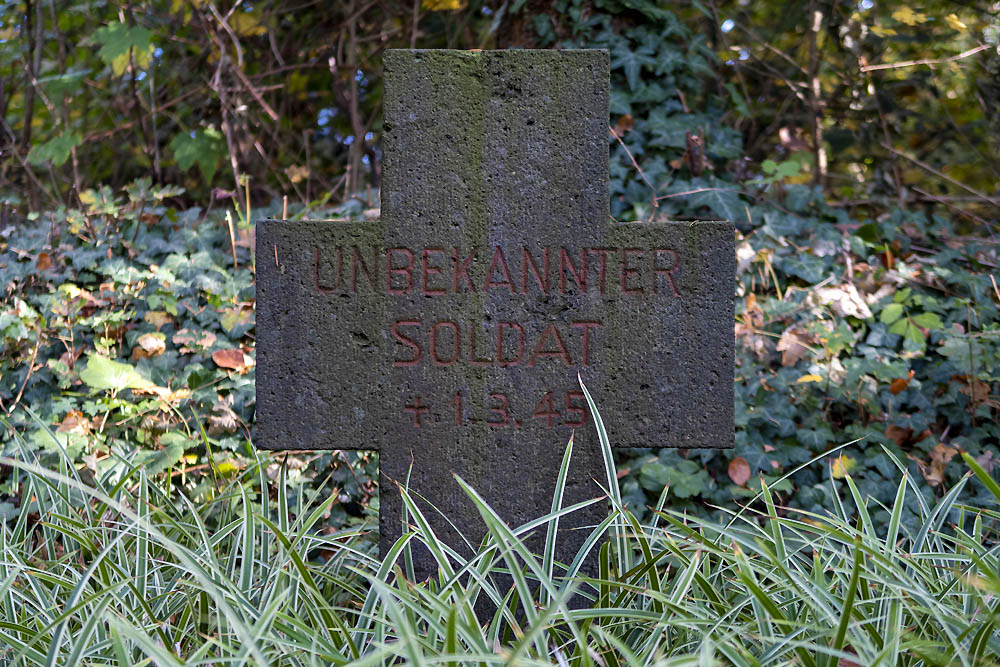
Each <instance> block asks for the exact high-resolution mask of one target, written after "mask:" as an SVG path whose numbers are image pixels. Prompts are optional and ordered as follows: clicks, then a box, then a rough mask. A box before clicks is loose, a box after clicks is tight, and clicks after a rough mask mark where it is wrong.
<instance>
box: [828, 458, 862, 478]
mask: <svg viewBox="0 0 1000 667" xmlns="http://www.w3.org/2000/svg"><path fill="white" fill-rule="evenodd" d="M857 463H858V462H857V461H855V460H854V459H852V458H851V457H850V456H847V455H846V454H841V455H840V456H838V457H837V458H835V459H834V460H833V464H832V467H833V478H834V479H843V478H844V477H846V476H847V474H848V473H850V472H851V471H852V470H854V466H856V465H857Z"/></svg>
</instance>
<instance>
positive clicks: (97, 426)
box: [0, 182, 1000, 525]
mask: <svg viewBox="0 0 1000 667" xmlns="http://www.w3.org/2000/svg"><path fill="white" fill-rule="evenodd" d="M772 185H780V184H778V183H775V184H772ZM781 190H782V192H781V193H780V196H779V195H775V196H773V201H766V202H763V203H757V204H749V203H748V204H747V211H748V213H749V221H747V220H743V221H741V223H740V229H741V232H740V240H739V241H738V244H737V248H738V249H737V252H738V255H739V276H738V280H739V283H738V293H737V295H736V298H737V303H738V305H737V319H736V322H735V323H734V327H735V329H734V330H735V335H736V338H737V371H736V372H737V377H736V406H735V410H736V423H737V432H736V448H735V449H733V450H731V451H710V450H690V451H679V450H673V449H664V450H660V451H655V450H630V451H626V452H623V453H621V454H620V460H619V462H618V464H619V468H620V470H621V471H622V472H623V473H624V477H623V479H622V491H623V495H624V496H625V497H626V499H627V501H628V504H629V505H630V506H632V507H633V508H634V509H635V510H636V511H637V512H638V513H639V515H640V516H641V515H642V514H643V513H644V512H647V511H648V510H646V509H645V508H646V506H647V505H653V504H655V502H656V500H657V498H658V497H659V495H660V493H661V492H662V490H663V488H664V486H669V496H668V497H669V499H670V504H671V506H672V507H673V508H675V509H680V508H690V509H691V510H693V511H706V510H708V509H709V508H710V507H711V506H712V505H720V506H724V507H732V506H733V504H734V503H739V502H740V501H741V499H744V498H748V497H751V496H753V495H754V494H755V493H756V492H757V491H759V489H760V479H761V478H763V479H764V480H766V481H767V482H768V483H769V484H770V486H771V489H772V492H774V493H776V494H777V496H778V499H779V500H780V502H779V504H780V505H787V506H793V507H797V508H801V509H806V510H811V511H814V512H817V513H822V512H823V510H824V508H830V507H833V506H834V505H835V504H836V503H837V502H838V501H837V499H836V498H834V497H833V496H832V494H833V493H834V492H833V488H834V487H833V486H832V485H830V484H829V483H828V480H829V478H830V477H831V476H832V477H834V478H839V477H843V476H844V475H845V474H847V473H850V474H851V475H852V477H853V478H854V480H855V481H856V483H857V485H858V488H859V489H860V490H861V492H862V493H864V494H866V495H868V496H871V498H873V499H874V500H876V501H877V502H878V503H880V504H881V506H882V507H883V508H888V507H889V506H890V505H891V503H892V499H893V497H894V495H895V490H896V487H897V483H896V482H894V481H893V480H894V479H895V476H896V474H897V472H898V471H897V469H896V467H895V465H894V464H893V463H892V461H891V459H890V458H889V457H888V456H886V448H887V449H888V450H889V451H892V452H894V453H895V454H896V455H897V456H898V458H899V459H900V460H903V461H909V468H910V472H911V474H912V475H913V476H914V477H915V478H917V479H922V480H924V485H923V491H924V493H925V495H926V496H927V497H928V500H931V498H932V497H933V496H935V495H936V494H939V493H941V491H942V490H943V489H945V488H949V487H950V486H952V485H953V484H955V483H956V482H957V481H958V479H959V478H960V477H961V476H962V475H964V474H965V471H966V468H965V466H964V465H963V464H962V463H961V460H960V458H956V454H958V453H959V452H961V451H966V452H969V453H970V454H971V455H972V456H974V457H975V458H976V459H977V460H978V461H979V463H980V464H981V465H982V466H983V467H984V468H985V469H986V470H987V471H992V470H993V469H994V468H995V467H996V465H997V462H998V460H1000V456H998V437H1000V433H998V430H1000V427H998V424H997V412H998V410H1000V402H998V395H997V392H996V386H997V380H998V378H997V368H998V367H1000V358H998V357H1000V327H998V324H997V322H998V319H997V304H998V302H1000V294H998V293H997V289H996V287H995V286H994V283H993V279H992V278H991V275H990V273H989V269H990V268H991V265H994V264H995V263H996V261H997V252H996V245H995V244H994V243H992V242H990V241H988V240H979V239H976V238H973V237H969V236H964V235H963V234H962V233H961V232H960V231H958V230H956V229H955V226H954V225H953V224H952V223H951V222H950V221H948V220H946V219H942V218H940V217H937V216H926V215H924V214H923V213H919V212H913V213H909V214H903V213H896V214H892V215H886V216H883V217H882V218H881V219H879V220H872V221H858V220H853V219H851V218H850V217H848V216H847V215H845V214H844V212H843V210H841V209H834V208H831V207H829V206H827V205H826V204H824V203H823V201H822V199H821V198H820V197H819V196H818V194H817V193H816V192H815V191H814V190H812V189H810V188H809V187H807V186H804V185H786V186H783V187H782V188H781ZM177 194H179V193H178V192H177V191H176V190H171V189H167V188H156V187H152V186H150V184H149V183H148V182H139V183H135V184H133V185H132V186H130V187H129V188H127V189H126V191H125V192H119V193H115V192H110V191H108V190H107V189H104V190H101V191H89V192H88V193H86V195H85V200H86V201H87V208H85V209H83V210H78V209H66V210H59V211H54V212H51V213H46V214H43V215H40V216H33V219H32V220H30V221H23V222H20V223H19V224H11V225H10V226H8V227H7V228H6V229H4V230H0V231H2V233H3V246H2V254H0V281H2V284H3V289H4V293H5V295H6V296H5V300H4V305H3V309H2V311H0V332H2V336H3V352H2V356H0V376H2V383H0V401H2V410H3V413H4V414H5V415H6V417H5V423H6V425H7V428H6V429H4V431H3V434H2V435H0V438H2V442H3V453H4V455H7V456H16V457H24V456H29V457H31V456H33V455H38V456H39V457H40V458H41V460H42V461H43V462H44V461H46V460H55V457H56V456H57V455H58V449H59V448H60V447H63V448H65V450H66V452H67V453H68V455H69V456H70V457H71V459H72V460H73V461H74V462H76V464H77V466H78V467H79V468H80V469H81V470H83V471H88V470H89V471H90V472H91V473H95V472H97V473H102V474H103V473H104V472H105V471H106V470H108V469H117V470H119V471H121V472H122V473H123V474H124V472H125V471H126V470H127V469H128V467H129V466H134V465H136V464H140V463H141V464H143V465H144V466H145V469H146V470H147V471H149V472H152V473H163V474H167V475H170V476H171V479H172V480H173V482H174V484H177V485H181V486H184V487H185V488H187V489H188V490H189V491H190V492H192V493H193V494H194V495H195V496H196V497H198V496H203V497H210V496H211V495H212V494H213V493H214V491H215V489H216V488H217V486H218V484H219V481H220V479H225V478H226V477H228V476H230V475H232V474H234V473H235V472H237V471H238V470H239V469H241V468H242V467H244V466H245V465H246V463H247V462H248V460H250V459H252V458H253V457H255V456H259V454H255V453H254V450H253V447H252V446H251V442H252V435H253V427H254V356H255V355H254V271H253V269H254V264H253V254H252V245H253V235H252V232H251V227H250V225H249V224H248V223H247V217H246V213H245V211H243V210H237V211H235V214H234V211H232V210H229V211H222V210H215V211H208V212H205V211H202V210H200V209H198V208H192V209H187V210H184V211H180V210H176V209H175V208H173V207H172V206H171V205H170V201H171V197H172V196H175V195H177ZM361 205H362V202H361V201H354V202H352V203H350V204H349V205H347V206H345V207H342V208H341V209H340V210H339V211H337V212H336V213H337V214H339V215H350V214H352V213H353V212H358V211H356V209H359V208H360V207H361ZM711 210H712V209H709V211H711ZM267 213H268V212H267V211H253V212H252V213H251V215H252V216H254V217H256V216H260V215H265V214H267ZM230 221H232V226H230ZM29 223H30V224H29ZM230 231H231V232H232V234H230ZM39 248H47V250H41V251H39ZM931 248H934V250H931ZM234 253H235V254H234ZM15 432H16V433H19V434H22V435H24V436H25V438H24V440H25V441H26V444H23V443H21V442H19V441H18V440H16V439H15V438H14V433H15ZM844 443H850V444H848V445H847V446H846V447H844V448H843V449H841V450H839V452H837V453H836V454H835V455H831V456H828V457H826V458H825V459H824V460H823V461H821V462H819V463H816V464H813V465H812V466H807V467H806V468H804V469H802V470H800V471H799V472H797V473H795V474H794V475H792V476H791V477H787V478H784V479H783V477H784V476H785V473H786V472H788V471H790V470H791V469H793V468H795V467H797V466H799V465H800V464H802V463H805V462H806V461H808V460H810V459H811V458H813V457H815V456H817V455H819V454H822V453H823V452H825V451H827V450H830V449H831V448H834V447H837V446H839V445H842V444H844ZM24 446H27V447H29V448H30V449H32V450H33V452H24V451H20V449H21V448H22V447H24ZM289 462H290V465H291V469H292V473H291V477H292V479H293V480H294V481H296V482H297V483H301V484H308V485H330V486H331V487H332V489H333V490H335V491H336V492H337V493H339V494H340V498H341V500H342V501H343V502H342V503H339V504H334V505H333V507H332V509H331V515H330V517H329V521H330V523H331V524H332V525H344V524H346V523H349V522H351V521H354V520H358V518H359V517H361V516H362V515H363V514H364V508H365V507H367V508H368V509H369V510H370V511H369V513H368V516H369V517H371V516H372V514H371V511H373V510H375V509H377V500H376V474H375V472H376V466H377V462H376V459H375V456H374V455H373V454H369V453H357V452H350V453H347V452H332V453H322V454H303V455H296V456H290V457H289ZM273 469H274V470H275V471H276V469H277V466H274V468H273ZM965 488H966V491H965V493H966V496H965V500H967V501H969V502H970V503H973V504H976V505H978V506H980V507H990V506H992V504H993V503H995V499H993V498H992V496H990V495H989V494H987V493H985V491H984V489H983V488H982V487H981V486H980V485H979V484H978V482H973V483H970V484H969V485H968V486H966V487H965ZM19 489H20V484H19V479H18V475H16V474H12V472H11V471H9V470H7V471H0V494H2V500H0V513H2V514H3V516H4V518H6V519H13V518H14V517H16V516H17V514H18V513H19V511H20V509H21V507H22V505H23V504H24V503H26V502H28V499H25V498H23V497H21V495H20V492H19ZM873 519H874V520H875V521H876V523H879V522H884V521H886V520H887V519H888V513H887V510H886V509H881V510H876V511H874V512H873ZM902 520H903V521H904V522H906V521H908V520H913V521H915V520H916V514H915V512H911V511H910V509H907V508H904V511H903V515H902Z"/></svg>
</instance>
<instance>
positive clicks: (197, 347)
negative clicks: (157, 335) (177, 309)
mask: <svg viewBox="0 0 1000 667" xmlns="http://www.w3.org/2000/svg"><path fill="white" fill-rule="evenodd" d="M215 338H216V336H215V334H214V333H212V332H211V331H196V330H194V329H181V330H180V331H178V332H177V333H175V334H174V336H173V338H171V339H170V340H172V341H173V342H174V345H180V346H181V347H180V353H181V354H194V353H195V352H202V351H204V350H206V349H208V348H210V347H212V345H213V344H214V343H215Z"/></svg>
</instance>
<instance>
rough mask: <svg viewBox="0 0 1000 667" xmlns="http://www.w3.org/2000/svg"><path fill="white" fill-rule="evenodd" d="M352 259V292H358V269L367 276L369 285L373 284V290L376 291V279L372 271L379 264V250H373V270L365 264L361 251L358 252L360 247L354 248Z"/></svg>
mask: <svg viewBox="0 0 1000 667" xmlns="http://www.w3.org/2000/svg"><path fill="white" fill-rule="evenodd" d="M352 250H353V253H352V259H351V291H352V292H357V291H358V269H359V268H360V269H361V272H362V273H364V274H365V278H367V279H368V282H369V284H371V286H372V289H376V286H375V278H374V277H373V276H372V273H371V269H372V268H374V267H375V266H376V265H377V264H378V248H372V263H371V268H369V267H368V265H366V264H365V260H363V259H361V251H360V250H358V246H354V247H353V249H352Z"/></svg>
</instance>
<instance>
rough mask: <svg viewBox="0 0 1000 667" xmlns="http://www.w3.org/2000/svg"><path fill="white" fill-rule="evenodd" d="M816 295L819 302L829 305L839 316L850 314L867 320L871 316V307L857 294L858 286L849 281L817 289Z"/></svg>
mask: <svg viewBox="0 0 1000 667" xmlns="http://www.w3.org/2000/svg"><path fill="white" fill-rule="evenodd" d="M816 296H817V297H818V298H819V300H820V303H822V304H823V305H825V306H830V309H831V310H833V312H834V313H836V314H837V315H839V316H840V317H848V316H850V317H857V318H858V319H861V320H867V319H868V318H870V317H871V316H872V311H871V308H869V307H868V304H867V303H865V300H864V299H862V298H861V295H860V294H858V288H857V287H855V286H854V285H852V284H851V283H847V284H844V285H840V286H839V287H824V288H821V289H818V290H816Z"/></svg>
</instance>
